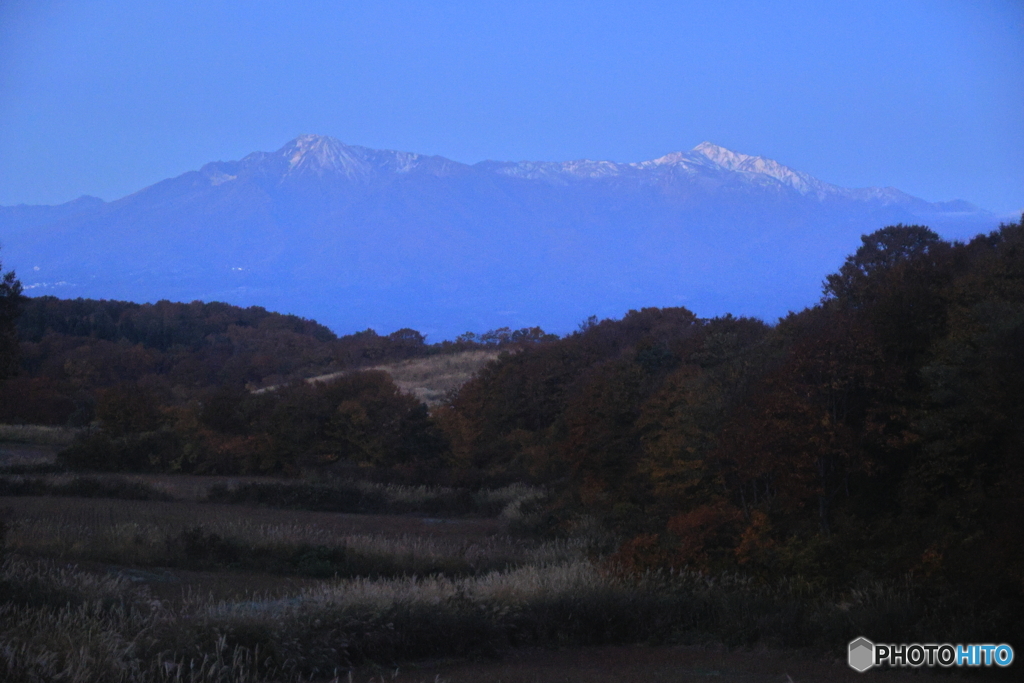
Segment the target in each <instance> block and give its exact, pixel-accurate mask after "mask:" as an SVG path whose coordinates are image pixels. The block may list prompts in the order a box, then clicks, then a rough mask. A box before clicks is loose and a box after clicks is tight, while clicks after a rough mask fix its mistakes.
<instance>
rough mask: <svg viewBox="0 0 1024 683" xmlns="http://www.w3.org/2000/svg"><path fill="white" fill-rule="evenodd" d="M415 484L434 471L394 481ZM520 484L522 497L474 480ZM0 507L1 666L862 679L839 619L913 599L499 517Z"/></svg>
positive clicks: (303, 676) (235, 676) (129, 503)
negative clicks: (617, 552)
mask: <svg viewBox="0 0 1024 683" xmlns="http://www.w3.org/2000/svg"><path fill="white" fill-rule="evenodd" d="M50 483H51V484H52V483H53V482H50ZM151 483H154V484H159V483H160V482H151ZM108 484H109V482H108ZM165 484H166V486H165V487H164V489H163V490H164V491H169V490H175V487H174V486H173V485H172V484H173V482H165ZM280 485H286V484H284V483H281V484H280ZM187 489H189V486H184V487H182V488H181V489H179V490H187ZM118 490H120V489H118ZM503 491H504V490H503ZM413 493H415V496H419V497H420V498H425V499H430V497H431V496H435V497H436V496H438V495H440V493H443V491H440V492H439V491H437V490H431V491H421V490H418V489H417V490H416V491H412V490H411V489H408V488H405V489H403V488H395V489H392V495H393V496H394V499H395V500H399V499H408V498H409V497H410V496H412V495H413ZM513 494H516V495H532V494H529V491H528V490H527V489H514V488H513V489H510V490H509V491H508V492H503V493H497V492H492V493H486V494H484V493H481V494H477V495H486V496H491V497H495V496H497V497H498V498H500V499H501V500H506V499H508V500H510V501H511V500H513V499H514V495H513ZM503 496H504V497H503ZM510 504H511V503H510ZM513 506H514V505H513ZM0 509H6V510H7V514H8V516H9V517H10V520H11V521H10V528H9V531H8V537H7V544H6V547H7V549H8V552H9V555H10V556H9V557H8V559H7V560H6V562H5V564H4V567H3V570H2V574H0V602H2V603H3V604H2V606H0V678H2V679H3V680H6V681H47V680H72V681H97V682H98V681H117V680H120V681H196V682H198V681H224V682H227V681H253V682H257V681H266V682H269V681H324V682H325V683H326V682H327V681H332V680H337V681H346V680H351V681H371V680H372V681H375V682H380V681H385V680H388V681H399V682H402V681H408V682H409V683H417V682H419V681H434V682H435V683H439V682H441V681H448V682H449V683H462V682H466V683H469V682H470V681H474V682H476V681H504V682H505V683H516V682H522V683H527V682H530V683H534V682H536V683H546V682H547V681H580V682H582V681H597V682H598V683H600V682H601V681H626V682H629V681H688V680H694V681H697V680H701V681H702V680H722V681H749V682H751V683H760V682H762V681H764V682H767V681H780V682H781V681H790V680H792V681H795V682H799V681H811V680H814V681H824V680H839V681H841V680H857V679H856V678H854V677H852V676H851V674H852V673H853V672H852V671H850V670H849V669H848V668H847V667H845V664H843V663H842V662H838V663H837V662H836V659H837V657H840V656H841V655H842V641H843V638H845V637H846V634H847V633H848V632H849V631H850V630H851V629H854V630H856V632H858V633H860V632H864V633H872V634H876V637H879V638H880V637H882V635H881V634H885V633H893V630H892V629H894V628H895V629H897V632H898V629H899V628H901V627H902V626H904V625H906V624H909V623H912V622H913V620H914V618H916V616H915V614H914V607H913V599H912V595H911V594H910V593H909V591H908V589H907V588H906V587H903V586H899V585H883V584H874V585H869V586H865V587H864V588H863V589H862V590H859V591H854V592H852V593H849V592H848V593H845V594H831V593H828V592H827V591H825V592H823V591H821V590H817V589H815V588H814V587H812V586H807V585H804V584H801V583H800V582H786V583H781V584H775V585H762V584H757V583H755V582H752V581H750V580H748V579H745V578H743V577H739V576H718V577H709V576H704V575H701V574H699V573H694V572H686V571H683V572H670V573H657V574H645V575H622V574H620V573H618V572H616V571H615V569H614V566H612V565H609V564H608V563H607V561H606V560H604V559H602V558H601V556H600V544H599V543H595V541H594V539H592V538H586V537H577V538H570V539H561V540H549V541H542V540H539V539H529V538H523V537H515V536H511V535H509V534H508V533H507V524H508V519H507V517H506V518H498V517H494V518H437V517H426V516H414V515H383V514H382V515H368V514H342V513H330V512H317V511H309V510H285V509H273V508H269V507H262V506H252V505H241V504H218V503H210V502H198V501H197V500H195V499H191V500H113V499H107V498H76V497H69V496H66V495H65V496H60V497H57V496H8V497H0ZM637 643H640V644H642V645H637ZM837 643H838V645H837ZM808 645H810V646H812V648H813V649H812V650H809V651H806V652H810V653H811V654H802V655H795V654H791V655H786V654H784V653H786V652H792V648H794V647H806V646H808ZM750 648H754V649H753V650H751V649H750ZM903 678H904V677H902V676H898V675H897V676H888V677H887V680H893V681H898V680H903ZM916 679H917V680H919V679H920V676H917V677H916ZM945 680H952V679H951V678H949V677H946V678H945Z"/></svg>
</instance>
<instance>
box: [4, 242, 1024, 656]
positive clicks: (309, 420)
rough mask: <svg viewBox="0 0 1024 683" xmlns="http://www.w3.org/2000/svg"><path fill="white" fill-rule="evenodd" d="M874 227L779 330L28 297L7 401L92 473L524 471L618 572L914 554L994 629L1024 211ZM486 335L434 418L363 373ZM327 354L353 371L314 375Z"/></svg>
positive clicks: (1018, 341) (1005, 547)
mask: <svg viewBox="0 0 1024 683" xmlns="http://www.w3.org/2000/svg"><path fill="white" fill-rule="evenodd" d="M862 241H863V244H862V245H861V246H860V247H859V248H858V249H857V250H856V252H855V253H854V254H852V255H851V256H850V257H848V258H847V259H846V262H845V263H844V264H842V267H841V268H840V269H839V270H838V271H837V272H836V273H833V274H831V275H828V276H827V277H826V279H825V282H824V292H823V297H822V299H821V301H820V303H818V304H817V305H815V306H813V307H810V308H807V309H805V310H803V311H800V312H798V313H791V314H790V315H788V316H787V317H785V318H783V319H781V320H779V321H778V322H777V323H776V324H774V325H769V324H766V323H764V322H762V321H760V320H756V319H749V318H736V317H732V316H725V317H719V318H713V319H702V318H698V317H697V316H696V315H694V314H693V313H692V312H690V311H688V310H686V309H683V308H665V309H654V308H645V309H642V310H640V311H630V312H629V313H627V314H626V315H625V316H624V317H623V318H622V319H621V320H602V321H598V320H596V319H593V318H592V319H590V320H587V321H585V322H584V323H583V324H581V326H580V329H579V330H578V331H576V332H574V333H572V334H570V335H567V336H565V337H563V338H557V337H554V336H552V335H546V334H544V333H543V332H542V331H540V330H539V329H533V330H521V331H517V332H512V331H509V330H501V331H495V332H492V333H488V334H486V335H479V336H477V335H470V334H467V335H465V336H463V337H461V338H460V339H459V340H457V341H456V342H446V343H444V344H439V345H427V344H426V343H425V340H424V338H423V336H422V335H420V334H419V333H417V332H415V331H413V330H400V331H399V332H396V333H394V334H392V335H388V336H379V335H377V334H376V333H374V332H373V331H366V332H362V333H359V334H355V335H349V336H346V337H340V338H338V337H336V336H335V335H334V334H333V333H331V332H330V331H329V330H327V329H326V328H324V327H322V326H319V325H317V324H316V323H313V322H311V321H308V320H302V319H299V318H295V317H293V316H283V315H277V314H273V313H268V312H266V311H263V310H262V309H258V308H250V309H238V308H235V307H231V306H227V305H224V304H215V303H210V304H204V303H198V302H195V303H192V304H172V303H168V302H161V303H158V304H153V305H137V304H128V303H121V302H106V301H102V302H97V301H82V300H79V301H61V300H57V299H53V298H40V299H27V300H24V301H22V302H21V313H20V316H19V317H18V318H17V328H16V333H17V339H18V344H17V347H18V348H17V350H18V352H19V354H20V355H18V357H17V364H16V365H15V364H14V363H13V361H12V363H9V364H8V365H9V366H10V371H9V372H8V374H9V375H10V376H9V377H8V378H7V379H6V380H5V383H4V385H3V388H2V395H3V403H2V405H0V420H2V421H7V422H38V423H47V424H57V423H69V424H72V425H80V426H83V427H86V426H87V427H88V429H87V430H86V431H85V432H84V433H83V436H82V437H81V438H80V439H79V441H78V442H77V443H76V444H75V445H74V446H72V447H71V448H70V449H69V450H68V451H66V452H65V454H64V457H65V460H66V461H67V462H69V463H71V464H73V465H75V466H77V467H83V468H89V469H123V470H162V471H181V472H199V473H203V472H209V473H230V472H249V473H284V474H288V473H296V472H298V471H300V470H302V469H304V468H308V467H317V466H320V465H325V464H328V463H333V462H352V463H361V464H367V465H373V466H376V467H378V468H384V469H388V468H390V469H393V470H396V471H398V470H401V471H403V472H405V473H406V474H407V475H408V473H409V472H412V473H414V475H415V473H419V475H422V476H424V477H426V476H428V475H429V473H431V472H434V473H436V472H439V471H443V472H448V473H459V472H461V473H469V474H472V475H473V476H476V477H478V478H480V477H483V478H489V479H490V480H507V481H512V480H528V481H532V482H535V483H541V484H544V485H547V486H549V487H550V488H551V490H552V494H551V495H550V496H549V498H548V499H547V501H546V502H545V503H543V504H542V506H541V507H540V508H538V510H537V511H536V514H535V516H534V517H535V520H536V525H537V527H538V529H540V530H542V531H544V532H546V533H551V534H559V533H568V532H571V531H572V530H573V529H574V528H578V527H579V526H580V525H587V524H596V525H599V526H600V527H602V528H604V529H607V530H609V531H611V532H613V533H614V534H615V535H616V537H617V538H619V539H620V540H621V543H620V544H619V546H618V550H617V551H616V553H615V555H614V557H613V562H614V563H616V566H619V567H621V568H623V569H626V570H631V569H638V570H643V569H648V568H652V569H657V568H667V567H682V566H689V567H697V568H700V569H704V570H707V571H739V572H742V573H744V574H746V575H749V576H752V577H764V578H777V577H781V576H800V577H803V578H804V579H806V580H807V581H810V582H812V583H816V584H819V585H835V586H840V585H841V586H851V585H856V584H857V583H858V582H863V581H867V580H874V579H879V578H895V577H901V576H907V575H912V576H913V577H915V580H916V581H918V582H919V583H920V585H922V586H925V587H926V588H928V589H929V590H933V591H935V594H936V595H941V596H944V597H943V599H948V600H950V601H951V604H955V605H957V606H958V607H957V609H959V610H961V611H965V612H971V611H972V610H973V611H976V612H977V613H978V614H983V615H984V616H983V617H981V616H978V617H977V618H976V620H977V622H978V623H979V624H988V625H989V626H990V627H991V628H992V629H995V630H998V629H1004V630H1003V631H1002V637H1003V638H1004V639H1005V634H1006V631H1005V628H1007V627H1008V625H1012V624H1015V625H1016V626H1017V627H1019V626H1020V625H1021V624H1019V623H1018V622H1019V619H1020V615H1021V614H1024V531H1022V527H1021V526H1020V524H1019V523H1018V520H1019V519H1020V518H1021V517H1022V516H1024V472H1022V468H1021V464H1022V463H1021V458H1022V454H1024V225H1022V223H1015V224H1009V225H1004V226H1002V227H1001V228H1000V229H999V230H997V231H995V232H993V233H991V234H988V235H979V236H978V237H976V238H975V239H973V240H971V241H970V242H968V243H959V242H957V243H950V242H947V241H944V240H942V239H940V238H939V237H938V235H936V234H935V233H934V232H932V231H931V230H929V229H928V228H925V227H921V226H902V225H898V226H892V227H887V228H884V229H881V230H879V231H877V232H875V233H873V234H871V235H867V236H865V237H863V238H862ZM12 283H13V280H11V281H10V282H8V285H11V284H12ZM15 294H16V293H15ZM14 298H17V297H15V296H14V295H13V294H11V295H10V296H7V297H5V301H7V300H12V299H14ZM8 336H10V335H8ZM481 345H490V346H497V347H500V348H502V349H504V352H503V353H502V354H501V355H500V356H499V358H498V359H497V360H496V361H494V362H492V363H491V364H490V365H488V366H487V367H486V368H485V369H484V370H483V371H482V372H480V373H479V374H478V375H477V377H476V378H475V379H473V380H472V381H470V382H469V383H467V384H466V385H464V386H463V387H462V388H461V390H459V391H458V393H457V394H453V395H452V396H450V398H449V400H448V401H447V402H446V403H445V404H444V405H442V406H440V407H438V408H436V409H434V410H433V411H428V409H427V407H426V406H424V405H422V404H420V403H419V402H418V401H417V400H416V399H415V398H413V397H411V396H408V395H405V394H402V393H401V392H400V391H399V390H398V389H397V387H396V386H395V385H394V383H393V382H392V381H391V380H390V378H389V377H388V375H387V374H385V373H383V372H379V371H365V372H360V371H358V370H359V369H360V368H366V367H368V366H372V365H374V364H379V363H381V362H384V361H387V360H396V359H402V358H409V357H413V356H416V355H425V354H429V353H446V352H452V351H458V350H462V349H467V348H477V347H479V346H481ZM4 348H5V349H6V350H5V352H4V353H5V354H7V355H6V357H7V359H8V360H9V359H11V358H13V356H12V354H13V353H14V351H15V345H14V344H8V345H7V346H5V347H4ZM331 370H352V372H350V373H348V374H345V375H342V376H341V377H339V378H338V379H336V380H334V381H332V382H326V383H314V384H309V383H305V382H303V381H301V378H302V377H304V376H309V375H311V374H314V372H324V371H331ZM266 385H280V386H279V387H278V388H277V389H276V390H273V391H263V392H256V391H254V389H256V388H258V387H262V386H266ZM467 476H468V474H467ZM965 618H968V617H965ZM969 618H972V619H974V618H975V617H974V616H969ZM986 628H988V627H986ZM992 637H993V638H997V637H1000V634H999V633H993V634H992Z"/></svg>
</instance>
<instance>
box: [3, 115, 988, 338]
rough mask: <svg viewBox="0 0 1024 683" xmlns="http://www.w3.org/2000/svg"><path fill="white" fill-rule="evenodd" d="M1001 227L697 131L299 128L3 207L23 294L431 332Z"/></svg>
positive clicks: (742, 305) (785, 277) (774, 298)
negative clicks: (357, 134)
mask: <svg viewBox="0 0 1024 683" xmlns="http://www.w3.org/2000/svg"><path fill="white" fill-rule="evenodd" d="M901 222H902V223H923V224H926V225H930V226H932V227H933V228H934V229H936V230H937V231H938V232H939V233H940V234H942V235H943V236H945V237H967V236H970V235H972V234H974V233H976V232H978V231H982V230H989V229H992V228H994V227H996V225H997V223H998V219H997V217H996V216H994V215H993V214H991V213H989V212H987V211H984V210H982V209H979V208H978V207H975V206H973V205H971V204H969V203H967V202H964V201H949V202H944V203H931V202H926V201H924V200H921V199H918V198H915V197H912V196H910V195H908V194H905V193H903V192H901V191H899V190H897V189H894V188H867V189H848V188H842V187H837V186H835V185H831V184H828V183H824V182H821V181H819V180H817V179H815V178H814V177H812V176H810V175H808V174H806V173H802V172H800V171H797V170H794V169H790V168H787V167H786V166H783V165H781V164H779V163H777V162H775V161H772V160H770V159H765V158H762V157H756V156H748V155H745V154H742V153H738V152H734V151H730V150H728V149H725V148H723V147H720V146H717V145H714V144H712V143H703V144H701V145H698V146H697V147H696V148H694V149H693V150H691V151H688V152H674V153H670V154H667V155H664V156H662V157H660V158H657V159H653V160H650V161H646V162H641V163H632V164H620V163H613V162H609V161H590V160H578V161H567V162H496V161H488V162H481V163H478V164H475V165H466V164H461V163H458V162H455V161H451V160H449V159H445V158H443V157H439V156H423V155H419V154H415V153H411V152H397V151H381V150H374V149H368V148H365V147H359V146H351V145H346V144H343V143H342V142H340V141H338V140H335V139H333V138H330V137H323V136H316V135H304V136H301V137H299V138H297V139H295V140H293V141H291V142H290V143H288V144H286V145H285V146H284V147H282V148H281V149H279V150H278V151H276V152H272V153H266V152H255V153H253V154H250V155H248V156H246V157H245V158H243V159H241V160H239V161H227V162H214V163H210V164H207V165H205V166H203V167H202V168H201V169H199V170H198V171H192V172H188V173H185V174H183V175H181V176H178V177H176V178H172V179H169V180H165V181H162V182H159V183H157V184H155V185H152V186H150V187H147V188H145V189H143V190H140V191H138V192H136V193H134V194H131V195H129V196H127V197H124V198H122V199H119V200H117V201H113V202H103V201H101V200H99V199H95V198H88V197H83V198H81V199H79V200H76V201H74V202H70V203H67V204H62V205H59V206H49V207H47V206H14V207H5V208H0V239H2V243H3V245H2V246H3V251H2V252H0V258H2V260H3V263H4V266H5V268H6V267H14V268H16V269H17V271H18V274H19V276H20V278H21V280H22V282H23V283H24V285H25V286H26V289H27V291H28V293H29V294H32V295H40V294H53V295H57V296H61V297H91V298H111V299H127V300H133V301H153V300H158V299H171V300H180V301H190V300H194V299H202V300H207V301H209V300H221V301H227V302H230V303H234V304H239V305H261V306H264V307H266V308H269V309H272V310H278V311H281V312H286V313H296V314H299V315H302V316H305V317H311V318H315V319H316V320H318V321H320V322H322V323H324V324H326V325H329V326H330V327H332V328H333V329H335V330H336V331H338V332H340V333H346V332H352V331H355V330H359V329H365V328H367V327H373V328H375V329H377V330H378V331H379V332H389V331H392V330H394V329H397V328H400V327H413V328H416V329H418V330H420V331H422V332H424V333H426V334H427V335H428V336H429V338H430V339H431V340H433V341H438V340H440V339H443V338H452V337H454V336H456V335H458V334H460V333H462V332H465V331H469V330H472V331H484V330H487V329H492V328H497V327H504V326H509V327H513V328H518V327H525V326H533V325H540V326H542V327H544V328H545V329H547V330H548V331H553V332H559V333H564V332H566V331H569V330H571V329H573V328H574V327H575V326H576V324H578V323H579V322H580V321H581V320H583V319H584V318H586V317H587V316H589V315H592V314H596V315H598V316H599V317H618V316H621V315H622V314H623V313H624V312H625V311H627V310H628V309H631V308H640V307H644V306H686V307H687V308H689V309H691V310H693V311H694V312H695V313H697V314H698V315H700V316H704V317H710V316H714V315H719V314H724V313H726V312H731V313H734V314H738V315H754V316H759V317H764V318H766V319H769V320H772V319H774V318H775V317H777V316H780V315H784V314H785V313H786V312H787V311H788V310H796V309H799V308H802V307H804V306H806V305H809V304H812V303H814V301H815V300H816V299H817V298H818V296H819V295H820V284H821V281H822V279H823V278H824V276H825V274H827V273H828V272H831V271H834V270H835V269H837V268H838V266H839V265H840V264H841V262H842V259H843V257H844V256H845V255H846V254H849V253H851V252H853V251H854V250H855V249H856V248H857V245H858V244H859V239H858V238H859V236H860V235H861V234H864V233H868V232H872V231H874V230H877V229H879V228H881V227H883V226H885V225H889V224H895V223H901Z"/></svg>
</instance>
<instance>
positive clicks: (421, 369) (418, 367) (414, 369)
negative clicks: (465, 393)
mask: <svg viewBox="0 0 1024 683" xmlns="http://www.w3.org/2000/svg"><path fill="white" fill-rule="evenodd" d="M498 353H499V352H498V351H463V352H461V353H445V354H437V355H433V356H426V357H423V358H411V359H409V360H404V361H400V362H398V363H387V364H384V365H375V366H373V367H368V368H360V370H382V371H383V372H386V373H388V374H389V375H391V379H392V380H394V382H395V384H397V385H398V388H399V389H401V390H402V391H404V392H406V393H408V394H412V395H414V396H415V397H416V398H418V399H419V400H421V401H423V402H424V403H426V404H427V405H428V406H434V405H437V404H438V403H441V402H442V401H443V400H444V398H445V396H447V395H448V393H449V392H451V391H453V390H455V389H458V388H459V387H461V386H462V385H463V384H465V383H466V382H468V381H469V380H470V379H472V378H473V375H475V374H476V373H477V372H479V371H480V369H481V368H483V367H484V366H485V365H487V364H488V363H490V362H491V361H492V360H494V359H495V358H497V357H498ZM348 372H349V371H347V370H346V371H342V372H332V373H329V374H326V375H317V376H316V377H310V378H308V379H307V380H306V381H307V382H329V381H331V380H332V379H335V378H337V377H341V376H342V375H345V374H347V373H348ZM276 388H277V387H276V386H269V387H263V388H261V389H257V390H256V391H257V392H263V391H273V390H274V389H276Z"/></svg>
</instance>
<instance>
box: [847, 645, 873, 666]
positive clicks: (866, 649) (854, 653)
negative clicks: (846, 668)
mask: <svg viewBox="0 0 1024 683" xmlns="http://www.w3.org/2000/svg"><path fill="white" fill-rule="evenodd" d="M848 661H849V663H850V668H851V669H853V670H854V671H859V672H861V673H864V672H865V671H867V670H868V669H870V668H871V667H872V666H874V665H875V644H874V643H872V642H871V641H870V640H868V639H867V638H858V639H857V640H851V641H850V651H849V660H848Z"/></svg>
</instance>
